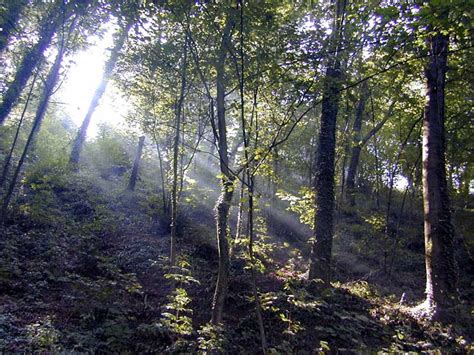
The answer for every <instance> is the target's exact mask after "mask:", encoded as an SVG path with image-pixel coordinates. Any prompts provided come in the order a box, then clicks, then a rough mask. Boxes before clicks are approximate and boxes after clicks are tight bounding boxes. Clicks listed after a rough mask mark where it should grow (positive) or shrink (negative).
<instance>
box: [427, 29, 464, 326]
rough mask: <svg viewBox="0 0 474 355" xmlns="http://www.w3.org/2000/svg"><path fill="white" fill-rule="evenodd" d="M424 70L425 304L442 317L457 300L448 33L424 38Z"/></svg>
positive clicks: (436, 316) (437, 316)
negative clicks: (449, 174)
mask: <svg viewBox="0 0 474 355" xmlns="http://www.w3.org/2000/svg"><path fill="white" fill-rule="evenodd" d="M428 45H429V50H430V58H429V63H428V65H427V67H426V70H425V76H426V105H425V113H424V117H423V206H424V220H425V222H424V230H425V256H426V257H425V260H426V304H427V306H428V307H429V308H430V310H432V311H434V315H433V317H434V318H438V319H442V318H443V317H444V315H445V311H446V310H447V309H448V308H449V307H451V306H453V305H454V304H455V303H456V301H457V289H456V283H457V268H456V262H455V259H454V232H453V227H452V225H451V212H450V201H449V195H448V186H447V182H446V167H445V134H444V116H445V107H444V89H445V80H446V70H447V51H448V37H447V36H445V35H442V34H436V35H433V36H432V37H430V38H429V39H428Z"/></svg>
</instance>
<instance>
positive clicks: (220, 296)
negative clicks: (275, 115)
mask: <svg viewBox="0 0 474 355" xmlns="http://www.w3.org/2000/svg"><path fill="white" fill-rule="evenodd" d="M234 25H235V21H234V18H233V9H230V10H229V13H228V14H227V18H226V22H225V26H224V28H223V29H222V37H221V42H220V46H219V48H218V50H217V60H216V64H215V70H216V86H217V97H216V109H217V110H216V111H217V137H216V138H217V145H218V153H219V166H220V170H221V175H222V178H221V194H220V196H219V198H218V199H217V202H216V205H215V207H214V209H215V211H216V233H217V247H218V251H219V267H218V272H217V283H216V288H215V291H214V298H213V301H212V318H211V322H212V324H213V325H218V324H220V323H222V315H223V312H224V302H225V298H226V295H227V287H228V283H229V243H228V241H227V225H228V219H229V209H230V204H231V202H232V196H233V193H234V186H233V183H234V179H235V177H234V176H233V174H232V172H231V170H230V167H229V155H228V144H227V126H226V115H225V110H226V109H225V89H226V85H225V61H226V57H227V53H228V51H229V49H230V40H231V36H232V30H233V27H234ZM212 110H214V109H213V108H212ZM211 120H214V117H211Z"/></svg>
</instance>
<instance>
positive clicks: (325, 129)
mask: <svg viewBox="0 0 474 355" xmlns="http://www.w3.org/2000/svg"><path fill="white" fill-rule="evenodd" d="M345 4H346V2H345V0H338V1H337V4H336V14H335V18H336V19H335V26H334V28H333V33H334V38H333V46H332V47H333V48H334V49H335V50H334V56H333V58H331V62H330V63H329V64H328V68H327V69H326V77H325V83H324V92H323V101H322V111H321V128H320V133H319V148H318V152H317V158H316V159H317V160H316V166H315V168H316V174H315V178H314V187H315V206H316V215H315V232H314V236H315V241H314V243H313V246H312V249H311V265H310V269H309V278H310V279H321V280H323V282H324V283H326V284H329V282H330V280H331V275H330V274H331V272H330V271H331V256H332V239H333V228H334V226H333V225H334V157H335V148H336V118H337V112H338V105H339V96H340V90H341V70H340V60H341V59H340V53H339V49H340V42H341V37H340V33H341V30H342V22H343V15H344V12H345Z"/></svg>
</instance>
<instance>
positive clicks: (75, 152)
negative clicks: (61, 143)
mask: <svg viewBox="0 0 474 355" xmlns="http://www.w3.org/2000/svg"><path fill="white" fill-rule="evenodd" d="M131 26H132V22H131V21H129V22H128V23H127V24H126V25H125V27H124V28H122V29H120V30H119V33H118V35H117V38H116V40H115V44H114V47H113V48H112V51H111V53H110V57H109V59H108V60H107V62H106V63H105V68H104V73H103V74H102V80H101V82H100V84H99V86H98V87H97V89H96V90H95V93H94V96H93V97H92V100H91V102H90V104H89V109H88V110H87V113H86V115H85V117H84V120H83V121H82V124H81V127H80V128H79V131H78V132H77V134H76V138H75V139H74V142H73V144H72V150H71V156H70V157H69V164H70V165H71V167H72V168H73V169H74V170H77V169H78V164H79V160H80V157H81V151H82V147H83V146H84V142H85V140H86V136H87V129H88V128H89V124H90V121H91V118H92V115H93V113H94V111H95V109H96V108H97V106H98V105H99V102H100V99H101V98H102V96H103V95H104V92H105V90H106V89H107V84H108V83H109V79H110V77H111V75H112V72H113V70H114V68H115V65H116V64H117V60H118V58H119V55H120V51H121V49H122V47H123V45H124V43H125V41H126V39H127V36H128V31H129V30H130V28H131Z"/></svg>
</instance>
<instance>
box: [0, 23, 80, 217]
mask: <svg viewBox="0 0 474 355" xmlns="http://www.w3.org/2000/svg"><path fill="white" fill-rule="evenodd" d="M73 29H74V24H73V25H72V26H71V29H70V32H72V31H73ZM64 52H65V46H64V43H63V45H62V46H61V47H60V48H59V51H58V54H57V56H56V59H55V61H54V64H53V66H52V67H51V69H50V71H49V74H48V77H47V78H46V82H45V84H44V88H43V93H42V95H41V98H40V102H39V104H38V108H37V109H36V115H35V119H34V121H33V126H32V128H31V131H30V134H29V136H28V138H27V140H26V143H25V147H24V149H23V153H22V155H21V157H20V160H19V161H18V165H17V167H16V169H15V172H14V173H13V177H12V180H11V182H10V185H9V187H8V189H7V192H6V194H5V196H4V198H3V204H2V209H1V213H0V222H1V223H3V222H4V221H5V218H6V214H7V210H8V205H9V204H10V200H11V198H12V196H13V191H14V189H15V186H16V183H17V180H18V177H19V175H20V172H21V168H22V167H23V163H24V162H25V159H26V157H27V155H28V152H29V151H30V150H31V149H33V146H34V140H35V137H36V135H37V133H38V131H39V129H40V127H41V123H42V122H43V118H44V116H45V114H46V110H47V108H48V103H49V99H50V98H51V95H52V94H53V90H54V87H55V86H56V83H57V81H58V78H59V70H60V68H61V63H62V60H63V56H64Z"/></svg>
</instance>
